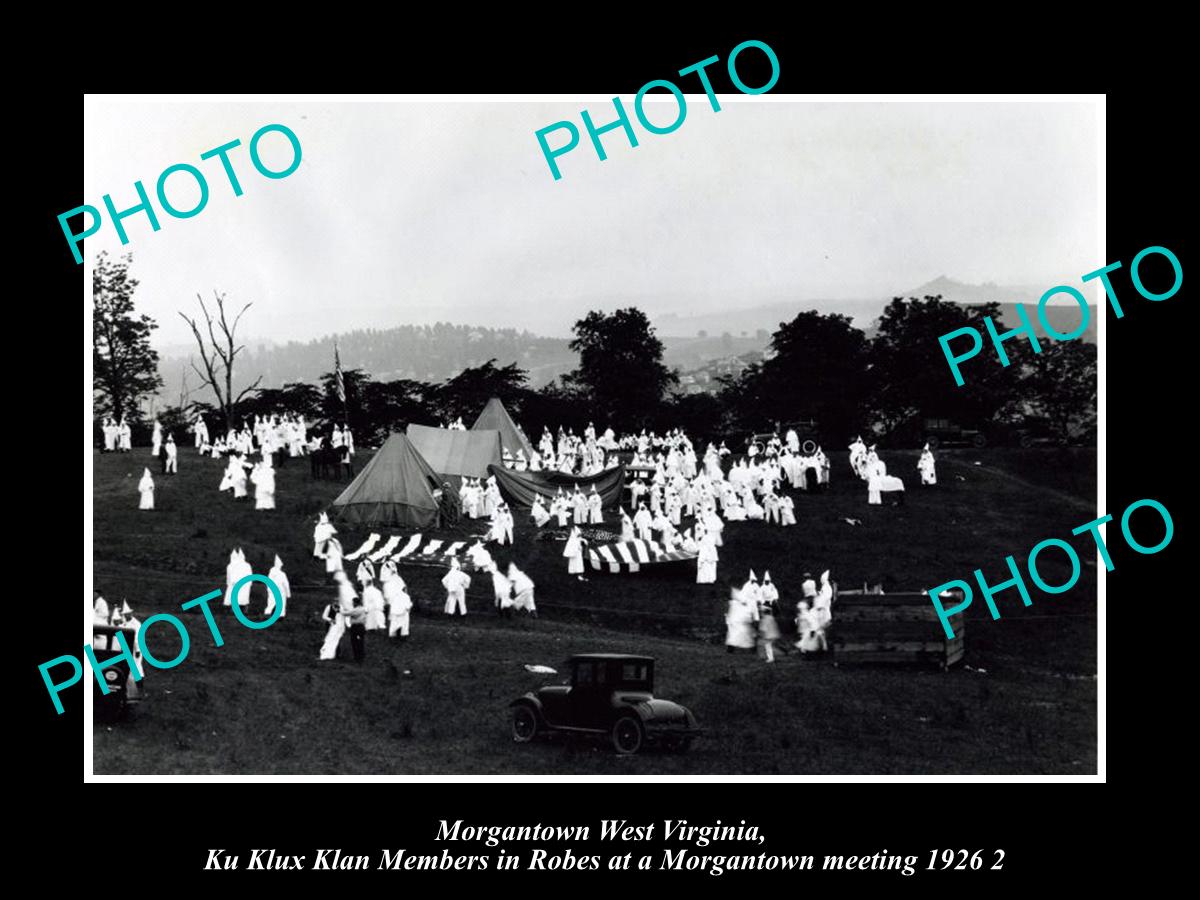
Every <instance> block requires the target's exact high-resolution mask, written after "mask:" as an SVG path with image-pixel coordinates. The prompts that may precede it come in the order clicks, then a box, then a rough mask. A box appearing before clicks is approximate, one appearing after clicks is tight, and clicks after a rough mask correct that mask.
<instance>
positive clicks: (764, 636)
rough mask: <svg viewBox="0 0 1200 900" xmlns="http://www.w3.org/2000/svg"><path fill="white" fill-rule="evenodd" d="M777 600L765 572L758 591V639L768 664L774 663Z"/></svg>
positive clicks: (776, 594)
mask: <svg viewBox="0 0 1200 900" xmlns="http://www.w3.org/2000/svg"><path fill="white" fill-rule="evenodd" d="M778 598H779V592H778V591H776V590H775V585H773V584H771V573H770V572H765V573H764V574H763V583H762V585H761V586H760V587H759V589H758V639H759V642H760V644H761V645H762V650H763V657H764V658H765V659H766V661H767V662H769V663H773V662H775V641H776V640H778V639H779V623H778V622H776V621H775V610H776V608H777V607H776V604H775V601H776V600H777V599H778Z"/></svg>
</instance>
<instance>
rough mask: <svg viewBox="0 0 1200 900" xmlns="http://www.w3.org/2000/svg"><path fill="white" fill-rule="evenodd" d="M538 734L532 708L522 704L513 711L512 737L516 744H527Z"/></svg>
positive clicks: (536, 721) (536, 719)
mask: <svg viewBox="0 0 1200 900" xmlns="http://www.w3.org/2000/svg"><path fill="white" fill-rule="evenodd" d="M537 733H538V718H537V713H536V712H535V711H534V709H533V707H532V706H530V705H529V704H527V703H522V704H521V705H520V706H518V707H517V708H516V709H514V710H513V717H512V736H513V740H514V741H516V742H517V743H518V744H528V743H529V742H530V741H532V740H533V739H534V738H535V737H537Z"/></svg>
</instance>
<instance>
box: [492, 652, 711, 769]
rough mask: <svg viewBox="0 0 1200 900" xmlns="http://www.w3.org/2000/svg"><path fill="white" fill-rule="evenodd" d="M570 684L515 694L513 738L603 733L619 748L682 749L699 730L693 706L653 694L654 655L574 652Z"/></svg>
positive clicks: (525, 739) (625, 751) (624, 751)
mask: <svg viewBox="0 0 1200 900" xmlns="http://www.w3.org/2000/svg"><path fill="white" fill-rule="evenodd" d="M567 665H568V666H569V667H570V670H571V680H570V683H568V684H555V685H547V686H546V687H543V688H539V689H538V690H536V691H533V692H530V693H528V694H526V695H525V696H523V697H519V698H517V699H516V700H514V701H513V702H512V703H510V704H509V706H510V707H511V709H512V735H513V740H514V741H516V742H517V743H519V744H525V743H528V742H529V741H532V740H533V739H534V738H536V737H539V736H541V735H547V734H552V733H568V734H570V733H575V734H591V735H597V736H601V735H603V736H606V737H608V739H609V740H610V741H611V742H612V745H613V749H614V750H616V752H617V753H620V754H623V755H626V754H631V753H637V752H638V751H639V750H641V749H643V748H644V747H647V746H656V747H661V748H662V749H664V750H671V751H674V752H680V753H682V752H684V751H686V750H687V749H688V748H689V747H690V746H691V743H692V740H693V738H695V737H696V735H698V734H699V733H700V728H699V726H698V725H697V724H696V717H695V716H693V715H692V713H691V711H690V710H688V709H687V708H686V707H684V706H680V705H679V704H678V703H673V702H672V701H670V700H662V699H658V698H656V697H655V696H654V659H653V658H652V657H649V656H631V655H628V654H623V653H585V654H579V655H577V656H572V657H571V658H570V659H569V660H568V661H567Z"/></svg>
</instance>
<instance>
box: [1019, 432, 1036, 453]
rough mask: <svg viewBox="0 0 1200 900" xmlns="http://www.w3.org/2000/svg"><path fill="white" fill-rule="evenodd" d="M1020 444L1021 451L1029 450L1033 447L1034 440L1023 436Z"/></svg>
mask: <svg viewBox="0 0 1200 900" xmlns="http://www.w3.org/2000/svg"><path fill="white" fill-rule="evenodd" d="M1018 443H1020V445H1021V449H1023V450H1028V449H1029V448H1030V447H1032V446H1033V438H1032V437H1031V436H1029V435H1028V434H1023V435H1021V440H1020V441H1019V442H1018Z"/></svg>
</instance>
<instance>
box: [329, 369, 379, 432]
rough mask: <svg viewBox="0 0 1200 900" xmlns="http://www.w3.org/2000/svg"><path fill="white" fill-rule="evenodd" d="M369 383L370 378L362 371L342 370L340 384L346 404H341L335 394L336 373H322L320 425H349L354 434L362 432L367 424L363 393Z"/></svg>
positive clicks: (330, 426)
mask: <svg viewBox="0 0 1200 900" xmlns="http://www.w3.org/2000/svg"><path fill="white" fill-rule="evenodd" d="M370 381H371V376H370V375H368V374H367V373H366V372H364V371H363V370H362V369H342V384H343V385H344V386H345V389H346V402H345V403H342V400H341V398H340V397H339V396H338V393H337V373H335V372H326V373H324V374H323V375H322V376H321V420H322V422H321V424H322V425H323V426H324V427H326V428H332V427H333V426H334V425H342V424H345V425H349V426H350V430H351V431H353V432H354V433H355V434H357V433H358V432H359V431H361V430H363V428H364V427H365V426H366V424H367V408H366V405H365V403H364V392H365V387H366V385H367V384H368V383H369V382H370Z"/></svg>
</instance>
